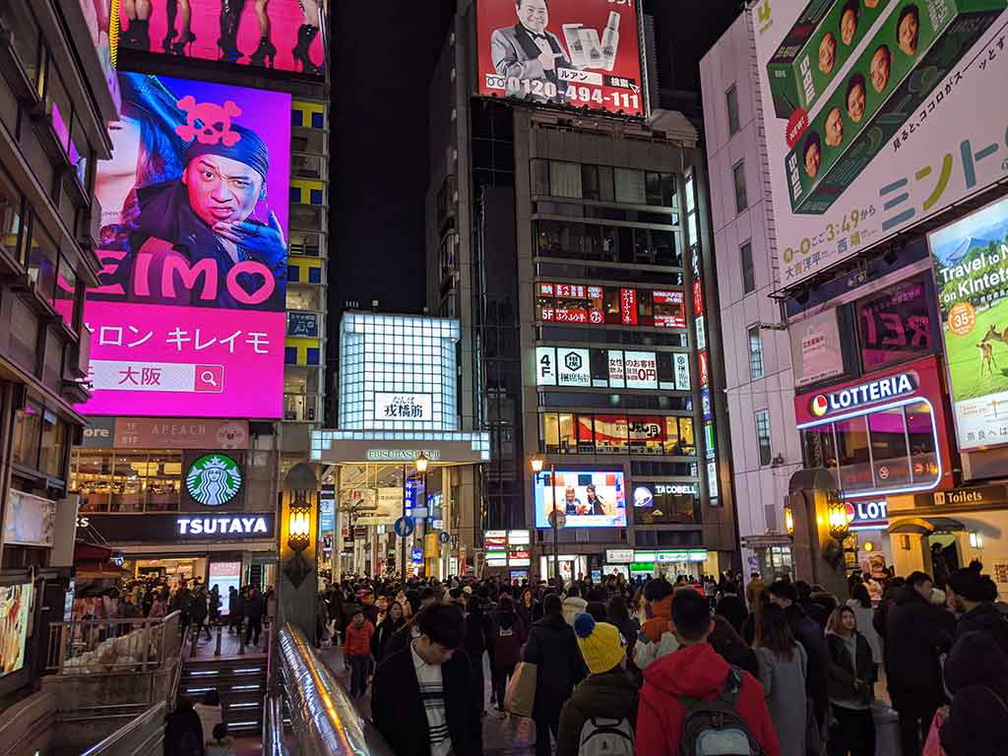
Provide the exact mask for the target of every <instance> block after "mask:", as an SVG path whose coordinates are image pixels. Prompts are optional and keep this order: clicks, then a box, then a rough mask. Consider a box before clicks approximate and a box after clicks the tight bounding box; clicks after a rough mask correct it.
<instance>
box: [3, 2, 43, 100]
mask: <svg viewBox="0 0 1008 756" xmlns="http://www.w3.org/2000/svg"><path fill="white" fill-rule="evenodd" d="M0 20H2V21H3V25H4V26H5V27H6V28H8V29H10V30H11V36H12V37H13V42H14V49H15V50H16V52H17V57H18V59H19V60H20V61H21V65H22V66H24V70H25V73H26V74H28V80H29V81H31V83H32V84H35V83H36V81H37V80H38V73H39V61H40V58H41V56H40V36H41V35H40V34H39V29H38V26H37V25H36V22H35V16H34V15H33V14H32V12H31V11H30V10H29V9H28V8H27V7H25V4H24V3H23V2H8V3H0Z"/></svg>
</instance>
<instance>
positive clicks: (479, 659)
mask: <svg viewBox="0 0 1008 756" xmlns="http://www.w3.org/2000/svg"><path fill="white" fill-rule="evenodd" d="M483 602H484V599H483V597H482V596H479V595H477V594H474V593H473V594H470V595H469V600H468V601H467V602H466V611H465V612H464V616H465V624H466V636H465V640H464V641H463V643H462V648H463V649H465V652H466V656H468V657H469V663H470V664H471V665H472V679H473V684H474V685H475V686H476V690H478V691H479V702H478V704H479V711H480V714H482V713H483V711H484V709H485V707H486V692H485V691H486V687H485V686H486V683H485V680H484V677H483V655H484V654H485V653H486V652H487V649H488V648H490V643H491V633H492V627H491V624H492V623H491V621H490V618H489V617H488V616H487V615H486V614H485V613H484V612H483Z"/></svg>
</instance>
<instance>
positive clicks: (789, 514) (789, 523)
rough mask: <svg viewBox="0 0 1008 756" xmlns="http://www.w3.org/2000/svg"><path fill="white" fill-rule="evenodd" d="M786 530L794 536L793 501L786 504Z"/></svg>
mask: <svg viewBox="0 0 1008 756" xmlns="http://www.w3.org/2000/svg"><path fill="white" fill-rule="evenodd" d="M784 530H786V531H787V534H788V535H789V536H794V509H793V508H792V507H791V502H785V504H784Z"/></svg>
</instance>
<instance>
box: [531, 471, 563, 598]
mask: <svg viewBox="0 0 1008 756" xmlns="http://www.w3.org/2000/svg"><path fill="white" fill-rule="evenodd" d="M529 466H530V467H531V468H532V472H533V473H534V474H535V475H538V474H539V473H541V472H542V469H543V459H542V457H532V459H530V460H529ZM533 485H535V482H534V481H533ZM550 488H551V489H552V490H553V512H552V513H551V514H550V518H549V520H550V526H551V527H552V528H553V577H554V578H559V577H560V547H559V545H558V543H557V541H558V538H557V533H558V532H559V529H560V516H559V513H558V512H557V502H556V465H555V464H554V463H552V462H550Z"/></svg>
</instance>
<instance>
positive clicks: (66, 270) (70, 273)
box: [53, 258, 77, 330]
mask: <svg viewBox="0 0 1008 756" xmlns="http://www.w3.org/2000/svg"><path fill="white" fill-rule="evenodd" d="M76 302H77V274H76V273H75V272H74V269H73V268H72V267H71V266H70V263H69V262H67V260H66V258H63V259H61V260H60V262H59V275H58V276H57V277H56V301H55V302H53V305H54V306H55V307H56V310H57V312H59V314H60V315H61V316H62V317H63V320H64V321H65V322H66V324H67V326H68V327H69V328H70V329H71V330H73V327H74V305H75V304H76Z"/></svg>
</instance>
